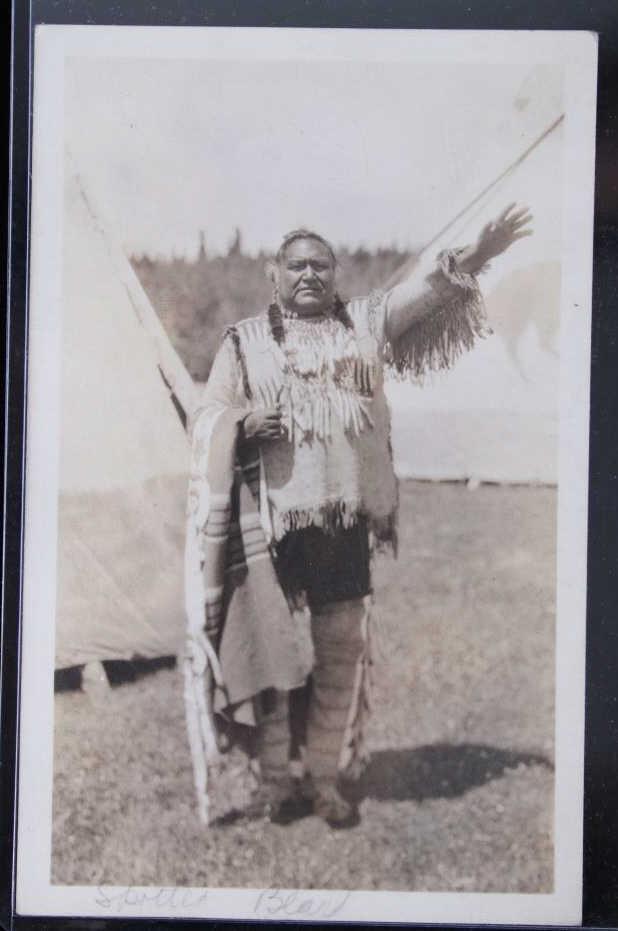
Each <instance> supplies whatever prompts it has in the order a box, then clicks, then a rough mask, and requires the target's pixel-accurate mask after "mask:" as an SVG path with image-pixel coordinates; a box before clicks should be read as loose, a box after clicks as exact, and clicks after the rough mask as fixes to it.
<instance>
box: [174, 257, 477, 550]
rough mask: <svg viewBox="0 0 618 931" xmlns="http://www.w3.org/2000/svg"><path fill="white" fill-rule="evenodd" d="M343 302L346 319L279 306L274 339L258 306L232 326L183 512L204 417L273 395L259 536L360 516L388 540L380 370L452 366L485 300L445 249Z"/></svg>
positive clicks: (195, 504)
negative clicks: (393, 282) (284, 311)
mask: <svg viewBox="0 0 618 931" xmlns="http://www.w3.org/2000/svg"><path fill="white" fill-rule="evenodd" d="M345 312H346V313H345V315H346V318H347V319H346V320H342V318H341V315H339V316H337V317H336V316H332V315H320V316H316V317H309V318H307V317H300V316H299V317H294V316H285V315H284V316H283V328H284V338H283V340H281V341H280V342H277V340H276V339H275V338H274V335H273V332H272V330H271V325H270V320H269V317H268V315H267V314H266V313H264V314H262V315H259V316H255V317H250V318H248V319H246V320H243V321H241V322H240V323H238V324H236V325H235V326H234V327H230V328H228V330H227V331H226V334H225V336H224V339H223V342H222V345H221V347H220V349H219V352H218V354H217V356H216V358H215V361H214V363H213V367H212V370H211V373H210V377H209V379H208V382H207V384H206V387H205V389H204V393H203V397H202V399H201V404H200V407H199V409H198V411H197V412H196V415H195V418H194V460H193V469H192V479H191V488H190V499H189V501H190V510H191V509H193V510H194V513H196V512H198V513H199V512H200V511H202V517H203V516H204V514H203V504H204V501H203V496H202V493H201V491H202V490H201V488H200V483H203V481H204V476H203V472H202V470H201V468H200V459H201V457H202V455H203V450H202V452H200V449H201V447H202V446H203V443H204V442H207V439H206V437H207V435H208V433H209V428H208V424H209V423H211V422H212V419H213V418H214V417H216V415H217V414H218V413H220V412H221V411H222V410H224V409H226V410H228V411H230V410H233V411H235V412H236V415H237V421H238V422H239V423H240V421H242V419H243V418H244V417H245V416H246V415H247V414H248V413H249V412H250V411H252V410H255V409H258V408H264V407H274V406H276V405H277V404H279V405H280V406H281V409H282V420H283V425H284V428H285V430H284V435H283V436H282V437H281V438H279V439H275V440H271V441H269V442H268V443H263V444H261V446H260V452H259V458H260V520H261V523H262V527H263V529H264V532H265V534H266V537H267V539H268V540H269V541H271V542H272V541H278V540H280V539H281V538H282V537H283V536H284V535H285V534H286V533H287V532H288V531H290V530H297V529H302V528H305V527H309V526H316V527H321V528H323V529H325V530H335V529H337V528H338V527H349V526H352V525H353V524H354V523H355V522H356V521H357V519H358V517H359V515H363V516H364V517H366V518H367V521H368V524H369V527H370V529H371V531H372V532H373V534H374V538H375V539H376V540H378V541H384V542H391V543H392V544H393V545H394V544H395V536H396V518H397V504H398V496H397V480H396V477H395V472H394V468H393V458H392V450H391V441H390V430H391V422H390V411H389V406H388V402H387V399H386V395H385V392H384V375H385V370H386V369H390V370H392V371H394V372H395V373H396V374H399V375H400V376H401V375H405V374H406V373H410V374H411V375H412V376H414V377H420V376H422V375H423V374H424V373H425V372H427V371H429V370H437V369H443V368H447V367H448V366H450V365H451V364H452V363H453V362H454V360H455V359H456V358H457V356H458V355H459V354H460V353H461V352H462V351H463V350H464V349H469V348H470V347H471V346H472V345H473V343H474V341H475V339H476V338H477V337H479V336H483V335H485V333H486V332H488V330H487V329H486V325H485V315H484V308H483V303H482V298H481V295H480V290H479V287H478V284H477V281H476V278H475V277H474V276H472V275H470V274H467V273H464V272H462V271H461V270H460V269H459V268H458V265H457V252H450V251H449V252H442V253H440V255H439V256H438V258H437V261H435V262H432V263H431V264H430V265H427V264H426V263H424V264H421V265H420V266H418V267H417V268H416V270H415V271H413V273H412V274H411V276H410V277H409V278H407V279H406V280H405V281H404V282H402V283H401V284H399V285H397V286H395V287H394V288H393V289H391V290H390V291H388V292H386V293H383V292H374V293H372V294H371V295H370V296H369V297H365V298H356V299H353V300H351V301H349V302H348V303H347V304H346V305H345ZM200 499H202V507H200ZM199 522H200V521H199V520H198V524H199Z"/></svg>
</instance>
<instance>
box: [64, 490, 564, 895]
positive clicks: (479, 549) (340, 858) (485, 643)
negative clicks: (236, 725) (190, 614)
mask: <svg viewBox="0 0 618 931" xmlns="http://www.w3.org/2000/svg"><path fill="white" fill-rule="evenodd" d="M555 504H556V494H555V490H553V489H549V488H540V487H499V486H481V487H480V488H478V489H476V490H474V491H472V490H469V489H468V488H466V487H465V486H464V485H460V484H432V483H421V482H405V483H403V485H402V488H401V505H402V508H401V525H400V554H399V558H398V560H397V561H393V560H392V559H390V558H387V557H379V558H378V560H377V563H376V566H375V574H374V581H375V588H376V627H377V629H378V640H379V651H378V654H377V656H376V680H377V682H376V689H375V696H374V716H373V718H372V721H371V725H370V728H369V742H370V748H371V751H372V761H371V763H370V765H369V767H368V769H367V771H366V773H365V775H364V777H363V779H362V781H361V784H360V786H359V787H358V794H359V797H360V798H361V799H362V801H361V804H360V811H361V822H360V824H359V825H357V826H356V827H353V828H351V829H349V830H346V831H332V830H331V829H330V828H329V827H328V826H327V825H325V824H324V823H323V822H322V821H321V820H319V819H318V818H317V817H314V816H311V817H307V818H305V819H303V820H301V821H297V822H295V823H294V824H292V825H289V826H287V827H281V826H276V825H271V824H268V823H265V822H263V821H250V820H247V819H244V818H241V819H239V820H236V821H233V822H232V823H227V824H226V823H225V821H223V822H221V823H220V824H219V825H216V826H213V827H211V828H209V829H205V828H203V827H201V826H200V825H199V823H198V820H197V817H196V809H195V805H194V795H193V784H192V773H191V761H190V756H189V748H188V743H187V737H186V731H185V723H184V710H183V704H182V683H181V677H180V673H179V671H178V670H176V669H160V670H158V671H157V672H155V673H152V674H150V675H147V676H144V677H142V678H141V679H139V680H137V681H135V682H131V683H127V684H124V685H119V686H117V687H114V688H112V689H111V690H110V691H109V692H108V693H107V695H105V696H104V697H103V699H100V700H96V701H93V700H92V699H90V698H89V697H88V696H87V695H85V694H83V693H81V692H77V691H72V692H71V691H68V692H63V693H59V694H57V695H56V699H55V700H56V727H55V779H54V818H53V860H52V881H53V882H57V883H66V884H71V883H81V884H116V885H123V886H124V885H129V884H135V885H171V886H183V885H191V886H250V887H265V886H268V885H270V884H273V883H274V884H275V885H277V886H278V887H281V888H336V889H361V888H362V889H386V890H395V889H403V890H428V891H466V892H472V891H478V892H489V891H491V892H549V891H550V890H551V888H552V875H553V863H552V859H553V849H552V810H553V729H554V725H553V711H554V709H553V691H554V586H555V572H554V561H555V559H554V557H555ZM248 784H249V782H248V777H247V774H246V767H245V763H244V760H243V758H242V756H241V755H240V753H239V752H238V751H233V752H232V753H231V754H229V755H228V756H227V757H226V758H225V763H224V765H223V768H222V770H221V771H220V772H218V773H217V774H216V776H215V778H214V787H213V791H212V794H213V802H214V806H215V813H216V814H218V815H220V816H222V815H224V814H225V812H226V811H229V810H230V808H232V807H234V806H238V805H242V803H243V799H244V798H245V797H246V792H247V787H248Z"/></svg>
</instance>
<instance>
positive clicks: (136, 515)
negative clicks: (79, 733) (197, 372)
mask: <svg viewBox="0 0 618 931" xmlns="http://www.w3.org/2000/svg"><path fill="white" fill-rule="evenodd" d="M64 223H65V228H64V240H63V241H64V257H63V263H64V266H63V276H64V278H63V306H62V346H61V365H62V374H61V418H62V420H61V436H60V489H59V500H58V508H59V534H58V568H57V580H58V588H57V604H56V650H55V653H56V668H59V669H61V668H64V667H68V666H74V665H78V664H83V663H88V662H90V661H94V660H102V659H132V658H134V657H137V656H139V657H144V658H150V657H157V656H162V655H169V654H174V653H176V652H177V650H178V647H179V645H180V643H181V640H182V633H183V629H184V612H183V592H182V584H183V566H182V549H183V546H182V543H183V532H184V507H185V491H186V481H187V469H188V456H189V447H188V442H187V437H186V433H185V431H184V428H183V425H182V423H181V420H180V417H179V415H178V410H177V407H178V401H179V399H180V401H181V403H183V404H184V405H187V406H189V405H190V404H191V392H192V389H193V386H192V384H191V381H190V379H189V376H188V375H187V373H186V372H185V371H184V369H183V367H182V364H181V363H180V360H179V359H178V358H177V357H176V355H175V353H174V351H173V349H172V347H171V346H170V344H169V342H168V341H167V338H166V337H165V334H164V333H163V331H162V329H161V327H160V324H159V322H158V320H157V319H156V317H155V315H154V312H153V311H152V308H151V307H150V305H149V303H148V300H147V298H146V296H145V295H144V293H143V292H142V290H141V288H140V285H139V282H138V281H137V279H136V277H135V275H134V274H133V272H132V269H131V267H130V265H129V263H128V261H127V260H126V258H125V257H124V256H123V255H122V253H121V252H120V250H118V249H117V248H116V247H115V246H114V244H113V242H112V241H111V239H110V238H109V237H108V236H107V234H106V232H105V229H104V228H103V226H102V225H101V221H100V217H99V215H98V213H97V212H96V210H95V208H94V206H93V204H92V201H91V200H90V199H89V196H88V193H87V191H86V190H85V189H84V187H83V185H82V183H81V181H80V179H79V177H77V176H75V175H74V176H72V177H70V179H69V181H68V183H67V187H66V203H65V213H64ZM162 373H164V374H165V375H166V379H167V384H166V381H164V379H163V377H162ZM170 386H171V388H172V389H173V392H174V399H172V397H171V391H170ZM174 401H175V402H176V403H174Z"/></svg>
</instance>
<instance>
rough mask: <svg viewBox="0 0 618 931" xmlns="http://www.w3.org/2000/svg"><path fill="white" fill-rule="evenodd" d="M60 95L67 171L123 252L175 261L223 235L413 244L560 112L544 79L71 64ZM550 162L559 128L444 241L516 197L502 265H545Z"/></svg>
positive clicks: (367, 65) (551, 253) (515, 72)
mask: <svg viewBox="0 0 618 931" xmlns="http://www.w3.org/2000/svg"><path fill="white" fill-rule="evenodd" d="M65 86H66V98H65V141H66V147H67V150H68V151H69V152H70V164H71V165H72V166H74V167H75V168H76V169H77V170H78V171H79V173H80V174H81V175H82V177H83V180H84V182H85V183H86V185H87V186H88V188H89V190H90V191H91V194H92V196H93V197H94V198H95V200H96V201H97V202H98V205H99V207H100V208H101V210H102V212H103V215H104V216H105V218H106V220H107V223H108V225H109V226H111V227H112V228H113V230H114V232H115V234H116V235H117V236H118V237H119V239H120V241H121V243H122V244H123V246H124V248H125V249H126V250H127V251H128V252H134V253H143V252H148V253H150V254H154V255H157V254H159V255H170V254H176V255H186V256H187V257H192V256H194V255H195V253H196V251H197V245H198V232H199V230H204V232H205V237H206V247H207V250H210V252H211V253H217V252H221V251H224V250H225V249H226V248H227V246H228V244H229V242H230V241H231V239H232V237H233V234H234V228H235V227H237V226H238V227H239V228H240V229H241V230H242V233H243V241H244V245H245V248H247V249H248V250H249V251H252V252H255V251H257V250H259V249H264V250H267V251H270V250H273V249H275V248H276V247H277V245H278V243H279V241H280V238H281V236H282V234H283V233H285V232H286V231H288V230H290V229H293V228H295V227H297V226H299V225H304V226H310V227H313V228H316V229H318V230H319V231H320V232H321V233H322V234H324V235H326V236H327V237H328V238H330V239H331V240H332V241H333V242H334V243H335V244H337V245H344V244H345V245H347V246H349V247H351V248H354V247H356V246H358V245H365V246H367V247H369V248H374V247H376V246H380V245H382V246H384V245H389V244H395V245H398V246H399V247H401V248H406V249H407V248H414V247H417V246H419V245H420V244H422V243H424V242H426V241H427V240H428V239H429V238H430V237H431V236H432V235H433V234H434V233H435V232H436V230H438V229H439V228H440V227H441V226H442V225H443V224H444V223H446V222H447V221H448V220H449V219H450V218H451V217H452V216H453V215H454V214H455V213H456V212H457V211H458V210H459V209H461V207H463V206H464V205H465V204H466V203H467V202H468V201H469V200H470V199H471V198H472V197H473V196H474V195H475V194H477V193H478V191H479V190H480V189H482V188H483V187H484V186H485V185H486V184H487V183H488V182H489V181H490V180H492V178H493V177H495V176H496V175H497V174H498V173H499V172H500V171H501V170H503V169H504V168H505V167H506V166H507V165H508V164H509V163H510V162H511V161H512V160H513V159H515V158H516V157H517V155H518V154H519V153H520V152H521V151H523V150H524V149H525V148H526V146H527V145H528V144H529V143H530V142H532V141H533V140H534V139H535V137H537V136H538V135H539V134H540V133H541V132H542V131H543V130H544V129H545V128H546V127H547V126H548V125H549V124H550V123H551V122H552V121H553V120H554V119H555V118H556V117H557V116H558V115H559V114H560V112H561V72H560V70H559V68H557V67H556V66H549V65H548V66H535V67H531V66H530V65H529V64H528V65H526V64H521V65H514V64H504V65H503V64H492V65H487V64H485V65H483V66H479V65H475V64H465V63H456V62H453V63H452V64H448V65H446V66H445V65H444V64H440V65H438V64H432V63H427V62H425V63H420V62H419V63H415V62H414V61H410V62H358V61H356V62H355V61H303V62H294V61H253V62H241V61H236V62H234V61H223V60H222V61H199V60H180V59H171V60H157V59H138V58H133V59H130V60H129V59H118V58H115V59H113V60H111V59H105V58H74V59H71V60H69V62H68V63H67V69H66V83H65ZM561 159H562V134H561V131H560V130H557V131H556V132H555V133H553V134H552V136H551V137H550V138H549V139H548V140H546V141H545V142H544V143H543V144H542V145H541V146H540V147H539V149H538V150H537V151H536V152H535V153H534V154H533V155H532V156H531V157H530V159H529V160H528V161H527V162H526V163H525V164H524V165H523V166H522V168H520V169H518V170H517V171H516V172H515V173H514V174H513V176H512V177H511V178H510V179H509V180H508V182H507V183H505V184H503V185H502V186H501V188H500V189H499V190H498V191H497V192H496V193H495V195H494V196H493V197H492V198H491V200H490V201H489V202H488V203H487V204H486V205H484V207H483V209H481V211H480V212H478V214H476V215H475V214H473V215H472V218H471V222H470V220H469V222H468V224H467V226H466V227H465V228H461V224H460V225H459V229H457V228H456V229H455V231H454V234H455V235H456V236H459V237H460V238H462V239H463V240H466V241H469V239H470V238H471V237H472V236H473V235H474V234H475V232H476V229H477V228H480V226H481V225H482V223H483V222H485V220H486V219H488V218H489V217H490V216H492V215H493V214H495V213H496V212H499V210H500V209H502V207H503V206H505V204H506V203H508V202H509V201H510V200H516V201H519V202H523V203H528V204H530V206H531V207H532V210H533V212H534V214H535V236H534V237H532V238H531V240H525V241H523V242H522V243H519V244H518V245H517V246H516V247H515V248H514V250H513V255H514V256H515V258H514V259H513V261H514V263H515V264H527V263H529V262H531V261H535V260H539V258H543V259H544V260H546V259H547V258H552V257H553V258H557V257H559V254H560V222H559V220H560V201H561V194H562V192H561ZM515 250H517V251H515Z"/></svg>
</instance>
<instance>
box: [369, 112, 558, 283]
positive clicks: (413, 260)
mask: <svg viewBox="0 0 618 931" xmlns="http://www.w3.org/2000/svg"><path fill="white" fill-rule="evenodd" d="M564 116H565V115H564V113H561V114H560V116H559V117H558V118H557V119H556V120H554V121H553V123H551V124H550V125H549V126H548V127H547V128H546V129H545V130H544V131H543V132H542V133H541V135H540V136H538V137H537V138H536V139H535V140H534V142H532V143H531V144H530V145H529V146H528V147H527V148H526V149H524V151H523V152H522V153H521V154H520V155H518V156H517V158H516V159H515V161H513V162H511V164H510V165H508V167H507V168H505V169H504V171H501V172H500V174H499V175H498V176H497V177H496V178H494V179H493V181H490V183H489V184H487V185H486V186H485V187H484V188H483V190H482V191H480V192H479V193H478V194H477V195H476V196H475V197H473V198H472V200H471V201H470V202H469V203H468V204H466V206H465V207H463V208H462V209H461V210H460V211H459V212H458V213H456V214H455V216H454V217H453V218H452V219H450V220H449V221H448V223H445V224H444V226H443V227H442V228H441V229H439V230H438V232H437V233H434V235H433V236H432V237H431V239H429V240H428V241H427V242H426V243H425V245H424V246H422V248H421V249H420V250H419V251H418V252H415V253H414V255H413V256H410V258H409V259H407V260H406V261H405V262H404V263H403V265H401V266H400V267H399V268H398V269H397V270H396V271H395V272H394V273H393V274H392V275H391V277H390V278H389V280H388V282H387V283H386V285H385V290H389V288H392V287H394V286H395V285H396V284H398V282H399V281H401V280H402V279H403V278H405V276H406V275H407V274H408V272H410V271H411V270H412V268H414V266H415V265H416V264H417V262H418V260H419V258H420V257H421V255H423V253H425V252H426V251H427V250H428V249H430V248H431V246H433V245H434V243H436V242H437V241H438V240H439V239H441V238H442V236H444V234H445V233H448V231H449V230H450V229H452V227H453V226H455V224H456V223H457V221H458V220H460V219H461V218H462V217H463V216H464V215H465V214H466V213H467V212H468V211H469V210H471V209H472V208H473V207H474V206H475V205H476V204H478V202H479V201H480V200H482V199H483V197H485V195H486V194H488V193H489V192H490V191H491V190H492V189H493V188H495V187H496V185H498V184H500V182H501V181H503V180H504V178H506V177H507V175H509V174H511V172H513V171H515V169H516V168H517V167H518V166H519V165H521V163H522V162H523V161H525V160H526V159H527V158H528V156H529V155H530V154H531V153H532V152H533V151H534V150H535V149H536V148H537V147H538V146H539V145H540V144H541V143H542V142H543V141H544V140H545V139H546V138H547V137H548V136H549V135H550V134H551V133H553V131H554V130H555V129H556V128H557V127H558V126H559V125H560V124H561V123H562V121H563V120H564Z"/></svg>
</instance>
